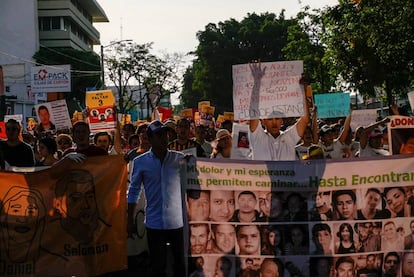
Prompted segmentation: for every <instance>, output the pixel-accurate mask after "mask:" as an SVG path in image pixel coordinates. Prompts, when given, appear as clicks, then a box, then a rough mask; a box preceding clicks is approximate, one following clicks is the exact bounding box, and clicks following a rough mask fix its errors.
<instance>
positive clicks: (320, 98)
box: [314, 92, 351, 118]
mask: <svg viewBox="0 0 414 277" xmlns="http://www.w3.org/2000/svg"><path fill="white" fill-rule="evenodd" d="M314 96H315V105H316V107H318V118H334V117H345V116H347V115H349V112H350V110H349V107H350V104H351V100H350V97H349V93H342V92H339V93H325V94H315V95H314Z"/></svg>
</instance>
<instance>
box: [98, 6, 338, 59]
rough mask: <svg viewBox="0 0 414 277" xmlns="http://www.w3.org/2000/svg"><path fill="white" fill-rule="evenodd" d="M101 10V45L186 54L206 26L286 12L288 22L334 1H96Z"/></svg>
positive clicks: (191, 49)
mask: <svg viewBox="0 0 414 277" xmlns="http://www.w3.org/2000/svg"><path fill="white" fill-rule="evenodd" d="M97 2H98V3H99V4H100V5H101V6H102V8H103V9H104V11H105V13H106V15H107V17H108V18H109V22H108V23H95V24H94V26H95V28H97V30H98V31H99V32H100V34H101V43H102V44H103V45H108V44H110V42H111V41H117V40H121V39H132V40H133V41H134V42H136V43H139V44H143V43H149V42H153V43H154V44H153V49H154V50H155V51H165V52H168V53H173V52H179V53H188V52H190V51H193V50H195V48H196V47H197V45H198V41H197V38H196V34H197V32H198V31H203V30H204V29H205V26H206V25H207V24H208V23H218V22H220V21H225V20H228V19H230V18H234V19H236V20H238V21H241V20H242V19H243V18H244V17H246V16H247V13H253V12H254V13H256V14H260V13H264V12H272V13H275V14H276V15H279V13H280V12H281V11H282V9H285V16H286V17H287V18H290V17H293V16H295V15H296V14H297V12H299V11H300V10H301V7H304V6H310V7H311V8H322V7H325V6H332V5H335V4H337V3H338V1H337V0H287V1H284V0H254V1H253V0H204V1H200V0H150V1H148V0H97Z"/></svg>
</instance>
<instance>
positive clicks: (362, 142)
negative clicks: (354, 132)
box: [359, 117, 390, 149]
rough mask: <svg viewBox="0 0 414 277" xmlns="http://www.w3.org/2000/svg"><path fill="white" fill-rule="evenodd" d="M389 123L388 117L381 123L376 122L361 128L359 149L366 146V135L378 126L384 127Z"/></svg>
mask: <svg viewBox="0 0 414 277" xmlns="http://www.w3.org/2000/svg"><path fill="white" fill-rule="evenodd" d="M388 122H390V119H389V118H388V117H386V118H384V119H383V120H381V121H377V122H375V123H373V124H371V125H368V126H367V127H365V128H363V129H362V131H361V136H360V138H359V146H360V148H361V149H365V147H366V146H367V144H368V135H369V134H370V133H371V132H372V131H373V130H374V129H375V128H377V127H378V126H380V125H384V124H387V123H388Z"/></svg>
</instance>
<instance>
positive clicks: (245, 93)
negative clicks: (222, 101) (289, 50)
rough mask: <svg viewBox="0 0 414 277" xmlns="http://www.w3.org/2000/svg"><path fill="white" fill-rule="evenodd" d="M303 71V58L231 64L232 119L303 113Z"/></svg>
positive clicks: (290, 115)
mask: <svg viewBox="0 0 414 277" xmlns="http://www.w3.org/2000/svg"><path fill="white" fill-rule="evenodd" d="M254 72H261V73H260V74H253V73H254ZM302 73H303V61H283V62H266V63H257V64H239V65H233V108H234V119H235V120H249V119H259V118H274V117H296V116H301V115H302V114H303V113H304V111H303V109H304V103H303V100H304V99H303V98H304V97H303V93H304V92H303V88H302V86H301V85H300V83H299V81H300V79H301V75H302ZM254 75H256V76H261V78H260V77H257V78H254V77H253V76H254ZM255 79H256V80H255Z"/></svg>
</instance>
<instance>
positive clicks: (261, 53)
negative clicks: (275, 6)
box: [181, 11, 295, 113]
mask: <svg viewBox="0 0 414 277" xmlns="http://www.w3.org/2000/svg"><path fill="white" fill-rule="evenodd" d="M293 24H295V21H294V20H290V19H289V20H287V19H285V17H284V11H282V12H281V14H280V15H279V17H277V16H276V15H275V14H273V13H264V14H261V15H257V14H254V13H253V14H248V15H247V17H245V18H244V19H243V20H242V21H241V22H238V21H237V20H235V19H230V20H226V21H224V22H219V23H218V24H214V23H210V24H208V25H207V26H206V27H205V30H204V31H200V32H198V33H197V38H198V40H199V45H198V47H197V49H196V51H195V52H194V54H195V55H196V57H197V58H196V59H195V60H194V61H193V64H192V66H191V67H190V68H188V69H187V71H186V76H185V78H184V86H183V91H182V95H181V99H182V101H183V104H184V106H186V107H197V103H198V101H202V100H209V101H211V104H212V105H213V106H215V107H216V112H218V113H222V112H224V111H232V110H233V89H232V87H233V83H232V65H235V64H242V63H247V62H250V61H252V60H258V59H259V60H261V61H263V62H266V61H280V60H285V58H286V57H285V55H284V53H283V52H282V49H283V47H285V45H286V44H287V41H288V28H289V26H291V25H293Z"/></svg>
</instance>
